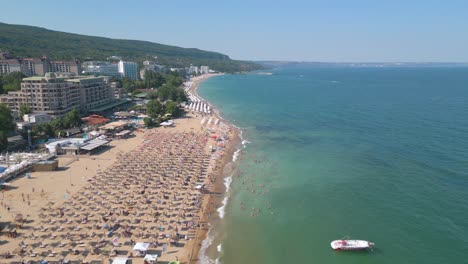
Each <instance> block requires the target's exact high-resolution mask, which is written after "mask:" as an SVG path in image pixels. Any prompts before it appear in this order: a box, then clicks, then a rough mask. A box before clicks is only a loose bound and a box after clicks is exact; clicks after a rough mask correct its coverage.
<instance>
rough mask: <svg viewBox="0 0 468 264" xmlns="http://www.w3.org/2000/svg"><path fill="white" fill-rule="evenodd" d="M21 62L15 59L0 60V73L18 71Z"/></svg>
mask: <svg viewBox="0 0 468 264" xmlns="http://www.w3.org/2000/svg"><path fill="white" fill-rule="evenodd" d="M20 71H21V63H20V62H19V60H16V59H6V60H0V75H2V74H8V73H11V72H20Z"/></svg>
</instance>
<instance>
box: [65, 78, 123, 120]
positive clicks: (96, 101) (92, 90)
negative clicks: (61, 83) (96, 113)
mask: <svg viewBox="0 0 468 264" xmlns="http://www.w3.org/2000/svg"><path fill="white" fill-rule="evenodd" d="M65 81H66V82H68V83H72V84H74V85H76V86H77V87H78V89H79V91H80V110H81V111H82V112H87V111H88V110H90V109H93V108H97V107H100V106H104V105H108V104H111V103H113V101H114V93H113V91H112V89H111V87H110V85H109V84H108V83H107V82H106V81H105V79H104V77H90V76H79V77H77V78H70V79H67V80H65Z"/></svg>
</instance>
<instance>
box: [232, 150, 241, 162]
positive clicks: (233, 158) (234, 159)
mask: <svg viewBox="0 0 468 264" xmlns="http://www.w3.org/2000/svg"><path fill="white" fill-rule="evenodd" d="M240 151H241V150H240V149H238V150H236V151H235V152H234V154H232V162H235V161H236V160H237V158H239V154H240Z"/></svg>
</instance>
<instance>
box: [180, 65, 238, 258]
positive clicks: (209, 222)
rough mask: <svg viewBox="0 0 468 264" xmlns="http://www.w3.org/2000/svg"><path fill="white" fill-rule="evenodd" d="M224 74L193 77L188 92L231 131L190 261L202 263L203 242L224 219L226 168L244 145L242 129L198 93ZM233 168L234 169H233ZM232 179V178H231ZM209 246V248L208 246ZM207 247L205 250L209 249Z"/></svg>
mask: <svg viewBox="0 0 468 264" xmlns="http://www.w3.org/2000/svg"><path fill="white" fill-rule="evenodd" d="M219 75H222V74H210V75H208V76H200V77H195V79H194V80H193V78H192V79H191V81H193V84H192V86H191V87H190V89H189V90H188V92H191V93H192V94H194V95H195V96H197V97H198V98H201V99H202V100H203V101H204V102H205V103H206V104H208V105H209V106H210V107H211V109H212V113H211V114H210V115H208V116H212V117H213V116H214V117H215V118H218V119H219V120H222V121H223V122H224V124H225V125H226V126H228V127H229V129H230V133H229V142H228V144H227V146H226V148H225V150H224V151H225V152H224V153H223V157H222V158H221V159H220V160H219V161H218V162H217V164H216V168H215V170H213V174H214V175H215V176H216V180H215V181H214V183H213V185H212V188H211V194H210V195H209V196H208V197H207V201H206V203H205V204H204V207H203V211H204V214H203V219H202V222H203V223H204V224H206V225H204V228H203V229H201V232H199V234H198V235H197V239H196V241H197V243H196V247H195V248H194V254H193V256H194V257H195V258H191V260H190V261H189V263H200V261H201V259H200V253H201V252H200V251H201V249H202V246H203V243H204V241H205V240H206V239H208V233H209V232H210V230H211V229H212V228H213V224H214V222H215V221H222V218H221V217H220V216H219V214H220V212H219V211H218V210H219V209H220V208H222V207H224V208H225V206H226V205H227V204H223V200H225V199H226V198H227V195H228V193H227V186H226V181H225V179H227V178H228V177H229V176H227V175H226V174H228V173H226V170H227V169H228V168H227V167H228V165H230V164H232V163H233V162H234V160H233V156H234V155H235V153H236V152H237V151H238V150H239V149H240V146H241V145H242V139H241V135H240V130H239V129H238V128H237V127H236V126H234V125H233V124H231V123H230V122H228V121H227V120H226V119H224V118H223V117H222V116H221V114H220V111H219V110H218V109H217V108H215V107H214V106H213V104H211V103H210V102H209V101H207V100H206V99H204V98H203V97H201V96H200V95H199V94H198V93H197V90H198V89H199V86H200V84H201V83H202V82H203V81H205V80H208V79H209V78H211V77H214V76H219ZM231 170H232V169H231ZM231 179H232V178H231ZM210 246H213V245H212V244H210V245H208V247H210ZM208 247H207V248H208ZM217 247H218V253H219V251H220V248H219V247H220V245H218V246H217ZM207 248H205V250H206V249H207Z"/></svg>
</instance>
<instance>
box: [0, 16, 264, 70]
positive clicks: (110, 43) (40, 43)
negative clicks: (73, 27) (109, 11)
mask: <svg viewBox="0 0 468 264" xmlns="http://www.w3.org/2000/svg"><path fill="white" fill-rule="evenodd" d="M0 49H1V50H7V51H9V52H10V53H12V55H14V56H16V57H41V56H42V55H44V54H46V55H47V56H48V57H49V58H50V59H54V60H70V59H75V58H76V59H79V60H81V61H85V60H106V58H108V57H110V56H114V55H115V56H121V57H123V58H124V59H125V60H130V61H137V62H142V61H144V60H146V59H150V58H152V57H153V56H157V57H158V61H159V63H161V64H164V65H168V66H171V67H185V66H189V65H190V64H193V65H208V66H210V68H212V69H215V70H218V71H224V72H237V71H250V70H256V69H260V68H261V67H262V66H260V65H258V64H255V63H253V62H246V61H236V60H231V59H230V58H229V57H228V56H227V55H224V54H221V53H217V52H209V51H204V50H199V49H194V48H180V47H176V46H168V45H163V44H158V43H153V42H149V41H140V40H125V39H111V38H104V37H94V36H86V35H78V34H72V33H66V32H59V31H53V30H48V29H45V28H40V27H33V26H23V25H11V24H5V23H0Z"/></svg>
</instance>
